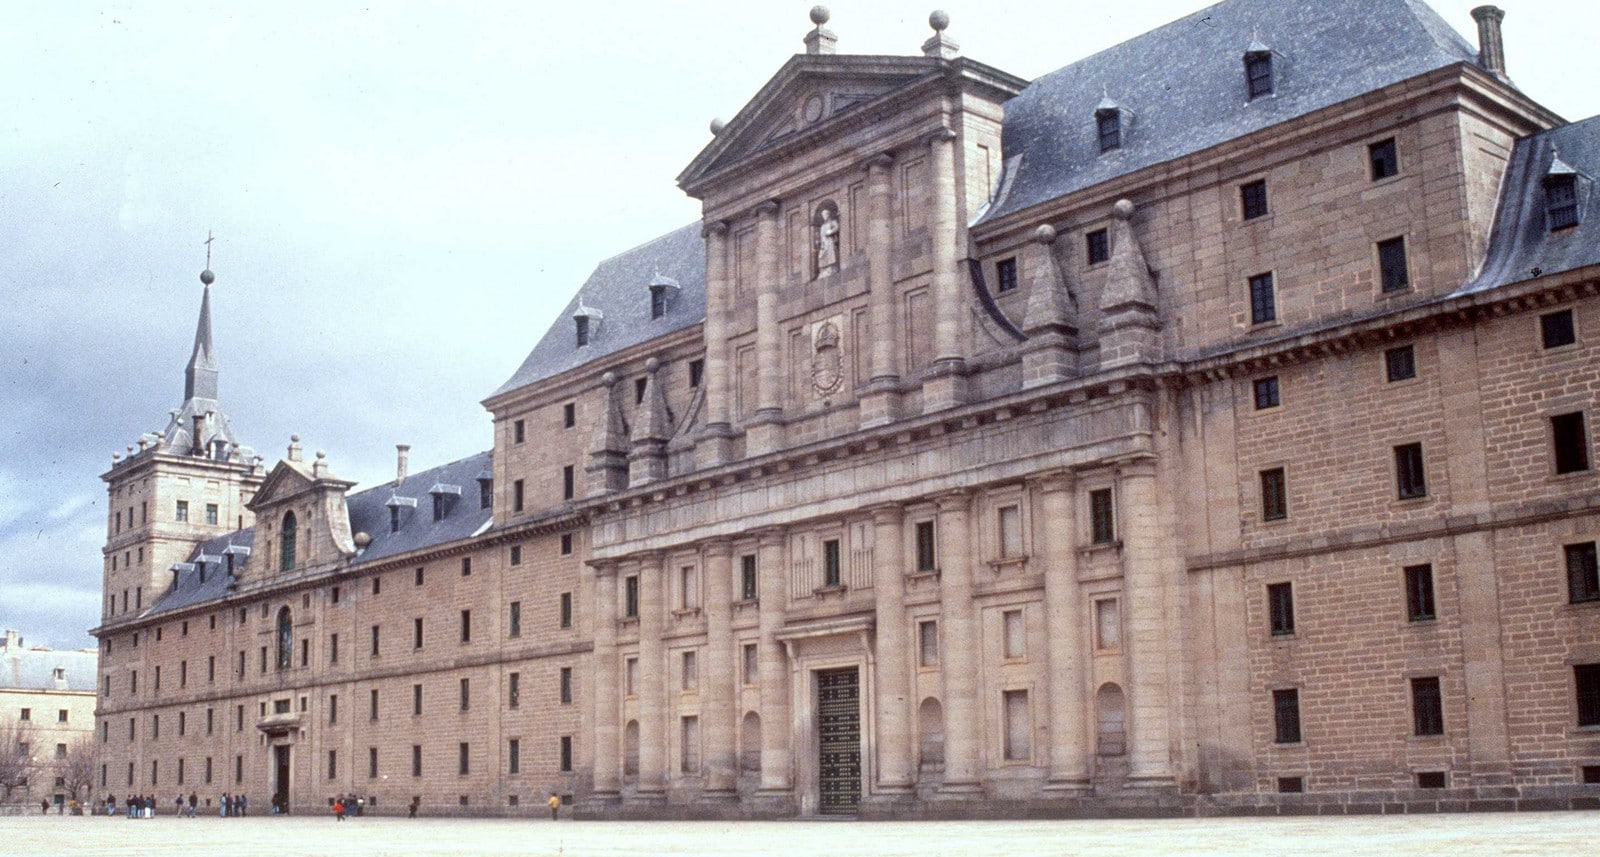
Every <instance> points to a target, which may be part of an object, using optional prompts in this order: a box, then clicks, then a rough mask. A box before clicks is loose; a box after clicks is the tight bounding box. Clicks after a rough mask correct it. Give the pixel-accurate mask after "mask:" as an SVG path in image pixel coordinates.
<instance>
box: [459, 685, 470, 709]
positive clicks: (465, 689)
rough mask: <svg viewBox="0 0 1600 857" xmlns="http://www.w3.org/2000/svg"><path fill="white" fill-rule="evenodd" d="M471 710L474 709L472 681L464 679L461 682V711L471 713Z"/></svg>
mask: <svg viewBox="0 0 1600 857" xmlns="http://www.w3.org/2000/svg"><path fill="white" fill-rule="evenodd" d="M471 709H472V679H466V678H464V679H462V680H461V710H462V711H469V710H471Z"/></svg>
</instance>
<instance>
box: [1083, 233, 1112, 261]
mask: <svg viewBox="0 0 1600 857" xmlns="http://www.w3.org/2000/svg"><path fill="white" fill-rule="evenodd" d="M1083 242H1084V252H1085V254H1086V256H1087V258H1088V260H1089V264H1091V265H1098V264H1100V263H1101V262H1105V261H1108V260H1109V259H1110V258H1111V239H1110V237H1109V236H1108V235H1107V234H1106V231H1105V230H1104V229H1096V230H1094V231H1093V232H1089V233H1087V234H1085V235H1084V236H1083Z"/></svg>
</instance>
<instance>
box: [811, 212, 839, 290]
mask: <svg viewBox="0 0 1600 857" xmlns="http://www.w3.org/2000/svg"><path fill="white" fill-rule="evenodd" d="M837 270H839V216H838V213H837V212H836V211H835V210H834V208H833V206H832V205H824V206H823V207H822V208H821V209H820V210H819V211H818V212H817V276H816V277H815V278H814V279H821V278H823V277H826V276H828V275H829V274H832V273H833V272H834V271H837Z"/></svg>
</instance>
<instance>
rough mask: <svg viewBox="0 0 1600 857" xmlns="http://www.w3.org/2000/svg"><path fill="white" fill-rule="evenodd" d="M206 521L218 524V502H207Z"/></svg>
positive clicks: (213, 524)
mask: <svg viewBox="0 0 1600 857" xmlns="http://www.w3.org/2000/svg"><path fill="white" fill-rule="evenodd" d="M206 523H208V524H210V525H211V526H213V527H214V526H216V525H217V504H216V503H207V504H206Z"/></svg>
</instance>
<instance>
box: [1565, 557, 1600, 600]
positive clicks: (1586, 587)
mask: <svg viewBox="0 0 1600 857" xmlns="http://www.w3.org/2000/svg"><path fill="white" fill-rule="evenodd" d="M1566 555H1567V594H1568V596H1569V598H1570V600H1571V601H1572V603H1573V604H1579V603H1581V602H1584V601H1600V568H1597V566H1600V563H1597V562H1596V557H1595V543H1594V542H1583V543H1581V544H1575V545H1567V546H1566Z"/></svg>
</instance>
